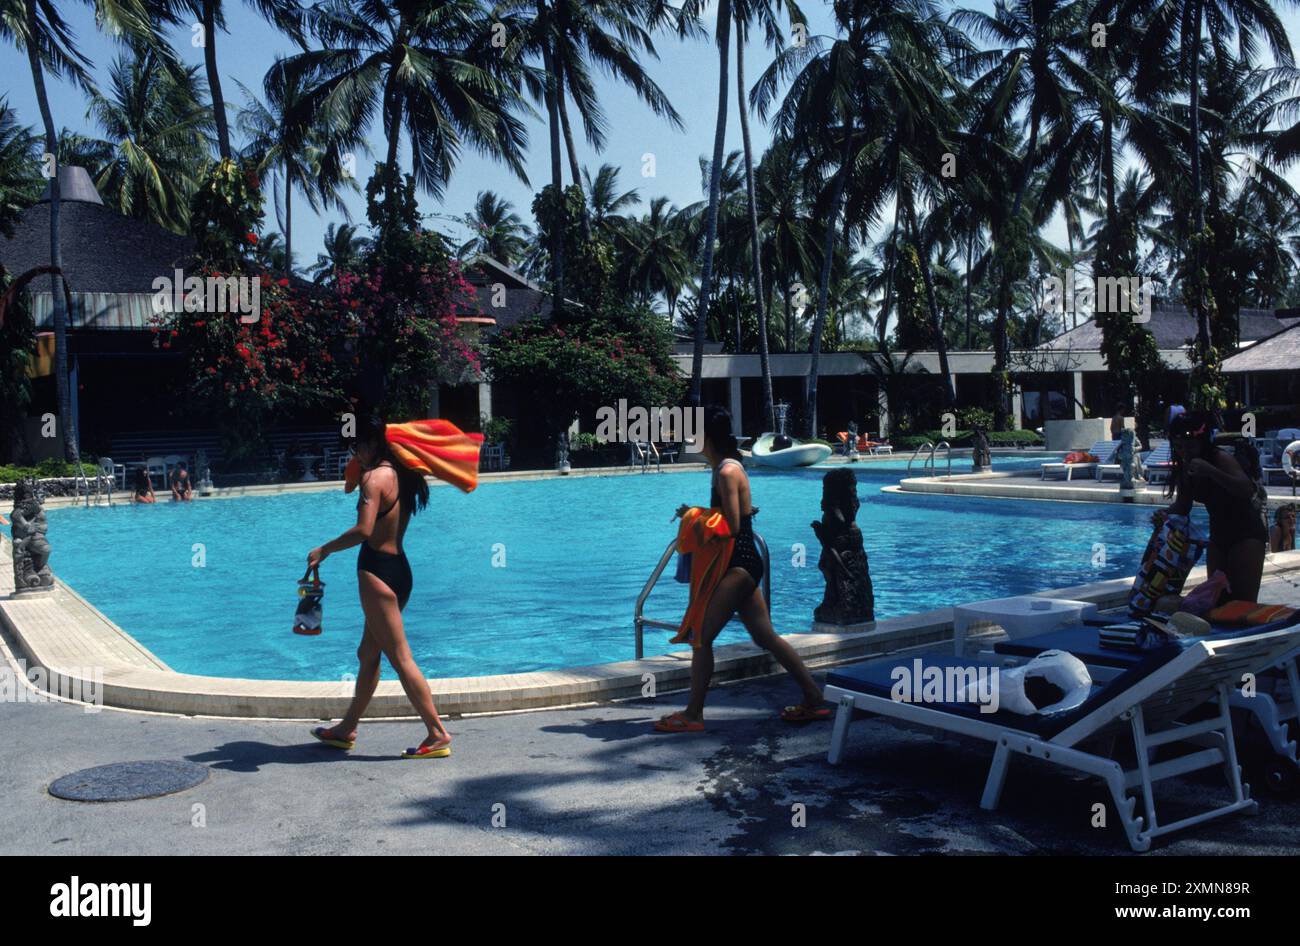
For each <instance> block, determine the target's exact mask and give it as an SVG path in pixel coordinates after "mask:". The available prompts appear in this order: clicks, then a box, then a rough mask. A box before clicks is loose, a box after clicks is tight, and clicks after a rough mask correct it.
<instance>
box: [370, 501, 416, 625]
mask: <svg viewBox="0 0 1300 946" xmlns="http://www.w3.org/2000/svg"><path fill="white" fill-rule="evenodd" d="M363 501H364V500H363V499H358V500H357V506H358V508H360V506H361V503H362V502H363ZM396 507H397V502H394V503H393V504H392V505H391V506H389V507H388V508H387V509H385V510H384V511H383V512H381V513H380V514H379V515H378V517H377V518H376V519H375V521H376V522H378V521H379V520H380V519H382V518H384V516H386V515H388V514H389V513H390V512H392V511H393V510H394V509H395V508H396ZM357 571H359V572H370V574H372V575H374V576H375V577H376V578H378V579H379V580H380V581H382V582H383V583H384V584H385V585H387V586H388V587H389V588H391V589H392V590H393V594H395V595H397V607H398V609H399V610H400V609H402V608H405V607H406V602H407V601H408V600H409V599H410V597H411V587H412V585H413V584H414V579H413V577H412V575H411V563H410V562H408V561H407V560H406V552H404V551H403V552H396V553H394V552H381V551H379V549H376V548H371V546H370V543H369V542H362V543H361V552H360V553H359V554H358V555H357Z"/></svg>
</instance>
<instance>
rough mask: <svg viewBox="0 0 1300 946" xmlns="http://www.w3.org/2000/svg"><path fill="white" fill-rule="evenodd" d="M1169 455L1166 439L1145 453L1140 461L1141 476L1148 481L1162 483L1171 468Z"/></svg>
mask: <svg viewBox="0 0 1300 946" xmlns="http://www.w3.org/2000/svg"><path fill="white" fill-rule="evenodd" d="M1171 457H1172V454H1171V453H1170V450H1169V441H1168V440H1166V441H1165V442H1164V443H1162V444H1159V445H1157V446H1156V448H1155V449H1154V450H1152V451H1151V452H1150V453H1148V454H1147V455H1146V459H1144V460H1143V461H1142V476H1143V477H1144V478H1145V479H1146V481H1147V482H1148V483H1163V482H1165V481H1166V480H1168V479H1169V471H1170V470H1172V469H1173V460H1172V459H1171Z"/></svg>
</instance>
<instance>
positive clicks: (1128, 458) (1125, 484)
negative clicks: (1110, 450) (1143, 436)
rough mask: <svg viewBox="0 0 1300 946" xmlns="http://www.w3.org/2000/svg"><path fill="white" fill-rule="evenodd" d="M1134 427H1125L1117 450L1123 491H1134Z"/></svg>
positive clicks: (1121, 432) (1121, 489) (1116, 456)
mask: <svg viewBox="0 0 1300 946" xmlns="http://www.w3.org/2000/svg"><path fill="white" fill-rule="evenodd" d="M1133 457H1134V450H1133V429H1132V428H1131V427H1125V428H1124V429H1123V430H1122V431H1120V434H1119V449H1118V450H1117V451H1116V452H1115V458H1116V459H1115V462H1116V463H1118V464H1119V488H1120V491H1121V492H1132V491H1133Z"/></svg>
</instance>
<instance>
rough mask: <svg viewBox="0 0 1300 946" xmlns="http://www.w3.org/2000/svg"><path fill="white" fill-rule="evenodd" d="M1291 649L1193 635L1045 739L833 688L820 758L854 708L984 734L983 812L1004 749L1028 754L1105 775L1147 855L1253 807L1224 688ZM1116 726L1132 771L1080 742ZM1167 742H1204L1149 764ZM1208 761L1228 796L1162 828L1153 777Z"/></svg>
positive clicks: (1286, 638) (830, 756) (1273, 640)
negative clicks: (989, 753) (1171, 839)
mask: <svg viewBox="0 0 1300 946" xmlns="http://www.w3.org/2000/svg"><path fill="white" fill-rule="evenodd" d="M1297 645H1300V631H1269V632H1267V633H1264V634H1256V635H1251V636H1249V637H1238V638H1232V639H1228V640H1222V641H1197V642H1196V643H1195V644H1192V645H1191V646H1190V647H1188V648H1187V649H1186V650H1185V651H1184V652H1183V653H1182V654H1180V655H1178V656H1177V657H1175V658H1173V659H1172V660H1170V661H1169V662H1168V663H1166V664H1164V665H1163V666H1161V667H1159V668H1157V669H1156V670H1154V671H1152V672H1151V674H1149V675H1148V676H1147V677H1145V678H1143V679H1141V680H1138V681H1136V682H1134V684H1133V685H1132V686H1130V687H1128V688H1126V689H1124V690H1123V691H1121V692H1119V693H1117V694H1115V696H1114V697H1112V698H1111V699H1109V700H1107V701H1106V702H1105V703H1103V704H1102V705H1101V706H1098V707H1097V708H1096V709H1094V710H1093V711H1092V712H1090V713H1088V714H1087V715H1086V716H1084V717H1082V718H1080V719H1079V720H1077V721H1076V722H1075V723H1074V724H1073V725H1071V726H1069V727H1068V728H1067V729H1065V730H1063V731H1061V732H1059V733H1057V734H1056V735H1055V736H1052V737H1051V738H1050V739H1043V738H1040V737H1038V736H1035V735H1034V734H1032V733H1028V732H1024V731H1022V730H1019V729H1013V728H1010V727H1007V726H1002V725H999V724H997V723H993V722H988V721H985V720H982V719H975V718H972V717H968V716H960V715H957V714H954V713H951V712H947V711H945V710H942V709H936V708H933V707H930V706H927V705H925V704H918V703H900V702H897V701H895V700H891V699H888V698H886V697H880V696H874V695H871V694H868V693H862V692H858V691H854V690H849V689H845V688H842V687H839V686H834V685H831V686H828V687H827V688H826V698H827V699H828V700H830V701H832V702H835V703H837V704H838V705H839V711H838V712H837V714H836V716H835V728H834V730H833V731H832V733H831V746H830V751H829V752H828V753H827V757H826V758H827V761H828V762H829V763H830V764H831V765H838V764H839V761H840V759H841V758H842V756H843V752H844V742H845V738H846V737H847V734H848V728H849V723H850V722H851V721H852V719H853V711H854V710H862V711H863V712H867V713H877V714H879V715H881V716H888V717H891V718H893V719H901V720H904V721H906V722H911V723H917V724H919V725H922V726H929V727H932V728H934V729H941V730H944V731H946V732H953V733H958V734H960V735H964V736H971V737H973V738H976V739H984V740H987V741H989V742H992V743H994V744H995V746H996V748H995V750H994V753H993V762H992V764H991V765H990V767H989V775H988V780H987V781H986V782H985V785H984V794H983V797H982V798H981V800H980V807H981V808H984V809H986V810H989V811H992V810H994V809H996V808H997V807H998V803H999V802H1000V800H1001V798H1002V787H1003V785H1004V784H1005V782H1006V777H1007V769H1008V767H1009V766H1010V764H1011V757H1012V754H1013V753H1019V754H1021V755H1026V756H1032V757H1034V758H1037V759H1041V760H1043V761H1046V762H1052V763H1055V764H1057V765H1060V766H1064V767H1066V768H1070V769H1074V770H1075V771H1078V772H1083V773H1086V774H1088V775H1093V776H1096V777H1098V778H1100V779H1102V780H1103V781H1105V782H1106V785H1107V786H1108V787H1109V788H1110V793H1111V798H1112V799H1113V801H1114V803H1115V809H1116V811H1117V813H1118V815H1119V818H1120V820H1121V823H1122V825H1123V828H1124V833H1125V835H1126V836H1127V837H1128V842H1129V846H1130V847H1132V848H1133V850H1135V851H1146V850H1148V849H1150V847H1151V842H1152V840H1153V839H1155V838H1157V837H1160V836H1161V835H1165V834H1169V833H1171V832H1173V831H1179V830H1181V829H1183V828H1190V827H1192V826H1193V825H1197V824H1201V823H1203V822H1206V821H1210V820H1211V819H1214V818H1221V817H1223V816H1224V815H1229V814H1233V813H1234V812H1239V811H1246V812H1254V811H1257V810H1258V803H1257V802H1255V801H1254V800H1253V799H1251V797H1250V786H1249V785H1246V784H1244V783H1243V782H1242V781H1241V767H1240V765H1239V764H1238V762H1237V749H1236V744H1235V742H1234V741H1233V732H1232V713H1231V709H1230V707H1229V696H1228V692H1229V689H1230V688H1232V687H1236V686H1238V685H1239V684H1240V681H1241V679H1242V677H1243V676H1244V675H1245V674H1248V673H1256V672H1258V671H1259V670H1261V669H1263V668H1265V667H1270V666H1272V665H1274V664H1276V663H1277V662H1278V660H1279V659H1280V658H1281V657H1282V656H1283V655H1285V654H1286V653H1288V652H1289V651H1291V650H1294V649H1295V648H1296V646H1297ZM1211 698H1213V699H1214V701H1215V702H1216V703H1217V706H1218V713H1217V714H1216V715H1215V716H1214V717H1213V718H1211V719H1204V720H1198V721H1197V722H1193V723H1182V722H1179V720H1180V719H1181V718H1182V717H1184V716H1185V715H1186V714H1187V713H1188V712H1189V711H1191V710H1193V709H1195V708H1196V707H1198V706H1200V705H1201V704H1202V703H1204V702H1206V701H1207V700H1208V699H1211ZM1123 723H1128V726H1129V728H1130V729H1131V731H1132V736H1133V743H1134V750H1135V755H1136V758H1137V766H1136V768H1133V769H1125V768H1124V767H1123V766H1122V765H1121V764H1120V763H1119V762H1117V761H1115V760H1114V759H1111V758H1109V757H1108V756H1105V755H1100V754H1098V753H1096V752H1092V751H1088V750H1086V749H1084V748H1081V747H1080V745H1081V744H1082V743H1085V742H1086V741H1087V740H1089V739H1091V738H1092V737H1096V736H1098V735H1099V734H1101V735H1104V734H1105V731H1107V730H1110V729H1113V728H1116V727H1117V726H1119V725H1122V724H1123ZM1175 742H1191V743H1194V744H1198V745H1201V746H1203V747H1204V748H1202V749H1200V750H1199V751H1195V752H1191V753H1188V754H1187V755H1183V756H1180V757H1178V758H1176V759H1170V760H1168V761H1165V762H1157V763H1152V762H1151V761H1150V754H1151V751H1152V750H1154V749H1157V748H1159V747H1160V746H1163V745H1168V744H1170V743H1175ZM1216 765H1217V766H1222V767H1223V772H1224V776H1225V778H1226V780H1227V783H1228V787H1229V789H1230V790H1231V793H1232V800H1231V801H1230V802H1228V803H1227V804H1224V805H1219V806H1217V807H1213V808H1210V809H1208V810H1206V811H1203V812H1200V813H1199V814H1195V815H1191V816H1189V817H1186V818H1182V819H1180V820H1178V821H1174V822H1172V823H1170V824H1161V823H1160V821H1159V819H1158V817H1157V813H1156V802H1155V783H1156V782H1159V781H1162V780H1164V779H1167V778H1173V777H1174V776H1178V775H1186V774H1188V773H1190V772H1196V771H1200V770H1201V769H1207V768H1211V767H1213V766H1216ZM1138 790H1140V792H1141V798H1142V804H1143V811H1144V814H1143V815H1135V814H1134V811H1135V809H1136V807H1137V801H1138V800H1137V799H1136V798H1133V797H1130V795H1129V792H1131V791H1138Z"/></svg>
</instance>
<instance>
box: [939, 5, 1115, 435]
mask: <svg viewBox="0 0 1300 946" xmlns="http://www.w3.org/2000/svg"><path fill="white" fill-rule="evenodd" d="M1088 9H1089V8H1088V6H1087V5H1086V2H1085V0H1012V2H1009V3H1006V4H999V5H998V6H997V7H995V9H994V12H993V13H991V14H990V13H985V12H984V11H982V10H967V9H961V10H957V11H955V12H954V13H953V14H952V22H953V23H954V24H955V25H957V26H958V27H961V28H963V29H966V30H968V31H969V32H971V33H972V34H974V35H976V36H979V37H982V38H984V39H986V40H989V41H991V42H993V43H994V44H995V48H993V49H990V50H988V51H987V52H985V53H983V54H981V55H979V56H972V57H969V58H970V59H971V61H972V62H980V63H982V64H988V65H989V66H990V68H989V69H988V71H986V72H985V73H984V74H983V75H981V76H980V77H979V78H978V79H977V80H976V81H975V83H974V85H973V86H972V90H971V91H972V94H973V95H974V96H975V97H976V98H977V99H978V100H979V101H980V102H981V103H982V114H981V115H980V117H979V119H978V121H977V122H976V125H975V127H974V128H973V129H972V133H973V134H975V135H976V136H977V137H986V138H987V139H988V140H989V142H990V145H992V142H993V141H995V140H996V139H997V137H999V136H1000V135H1001V134H1002V133H1003V132H1004V131H1005V129H1006V128H1007V127H1008V126H1010V125H1012V124H1014V122H1015V121H1016V114H1017V112H1018V111H1019V110H1020V109H1021V108H1024V109H1025V110H1026V111H1027V113H1028V138H1027V139H1026V141H1025V146H1024V152H1023V155H1022V156H1021V158H1020V160H1019V161H1018V162H1017V167H1016V170H1015V172H1014V177H1013V179H1012V181H1011V186H1012V195H1013V196H1012V201H1011V206H1010V209H1009V210H1008V211H1006V212H1005V213H999V214H998V215H997V216H995V217H994V219H993V221H992V224H993V227H992V229H993V241H994V246H995V261H996V268H997V287H996V295H995V304H996V307H997V310H996V311H997V317H996V321H995V322H994V328H993V335H994V341H993V344H994V353H993V359H994V369H993V370H994V375H995V377H996V378H997V384H998V395H997V400H996V402H995V404H994V425H995V426H996V427H997V428H998V429H999V430H1002V429H1005V427H1006V423H1007V412H1008V403H1007V399H1008V394H1009V387H1008V377H1009V376H1008V374H1007V357H1008V348H1007V343H1008V340H1009V337H1008V334H1007V319H1008V318H1009V316H1010V313H1011V305H1012V284H1013V283H1014V282H1015V281H1016V280H1017V279H1020V278H1021V277H1022V276H1023V275H1024V274H1025V270H1024V266H1025V263H1026V261H1027V257H1026V255H1025V253H1026V244H1025V236H1026V235H1027V231H1028V226H1029V224H1028V222H1027V221H1026V220H1025V219H1024V218H1023V217H1022V215H1021V210H1022V207H1023V205H1024V200H1025V196H1026V194H1027V193H1028V190H1029V185H1030V182H1031V180H1032V178H1033V174H1034V172H1035V170H1037V169H1038V167H1039V166H1040V165H1041V164H1042V163H1043V161H1044V158H1045V156H1046V155H1047V154H1048V153H1050V151H1051V150H1052V149H1053V148H1054V147H1057V146H1059V145H1060V144H1061V143H1062V142H1063V141H1064V140H1066V139H1068V138H1069V137H1070V135H1071V134H1072V133H1073V131H1074V128H1075V126H1076V123H1077V117H1076V112H1075V108H1076V102H1077V99H1078V90H1077V86H1076V85H1074V84H1073V80H1076V79H1078V78H1079V77H1080V75H1082V74H1083V70H1082V68H1081V67H1080V65H1079V63H1078V62H1077V60H1076V59H1075V58H1074V52H1075V49H1076V45H1075V38H1076V37H1077V36H1078V35H1079V33H1080V31H1081V30H1086V27H1087V24H1086V23H1085V22H1084V18H1085V16H1086V14H1087V12H1088ZM1045 136H1046V137H1045Z"/></svg>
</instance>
